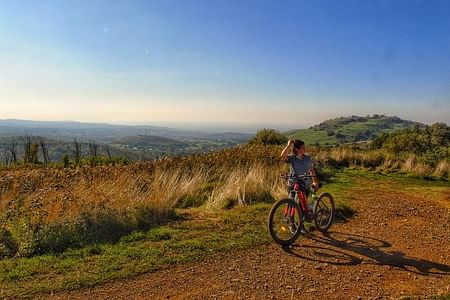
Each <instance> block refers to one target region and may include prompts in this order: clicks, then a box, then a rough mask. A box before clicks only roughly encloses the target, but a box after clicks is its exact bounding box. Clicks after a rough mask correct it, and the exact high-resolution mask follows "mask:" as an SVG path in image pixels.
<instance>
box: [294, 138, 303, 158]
mask: <svg viewBox="0 0 450 300" xmlns="http://www.w3.org/2000/svg"><path fill="white" fill-rule="evenodd" d="M292 151H293V152H294V154H295V155H298V154H302V155H303V154H304V153H305V142H304V141H302V140H294V149H293V150H292Z"/></svg>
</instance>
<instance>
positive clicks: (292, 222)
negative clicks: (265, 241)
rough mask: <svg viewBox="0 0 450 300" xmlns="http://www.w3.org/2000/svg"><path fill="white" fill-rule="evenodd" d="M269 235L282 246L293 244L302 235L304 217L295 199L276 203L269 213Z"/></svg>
mask: <svg viewBox="0 0 450 300" xmlns="http://www.w3.org/2000/svg"><path fill="white" fill-rule="evenodd" d="M268 226H269V233H270V236H271V237H272V238H273V240H274V241H275V242H277V243H278V244H281V245H289V244H292V243H293V242H294V241H295V240H296V239H297V238H298V237H299V235H300V234H301V229H302V227H303V217H302V213H301V210H300V206H299V205H298V203H296V202H295V201H294V200H293V199H289V198H288V199H282V200H279V201H278V202H276V203H275V204H274V205H273V207H272V209H271V210H270V213H269V219H268Z"/></svg>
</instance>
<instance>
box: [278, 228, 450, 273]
mask: <svg viewBox="0 0 450 300" xmlns="http://www.w3.org/2000/svg"><path fill="white" fill-rule="evenodd" d="M309 238H310V239H311V240H312V241H314V243H313V244H312V245H301V246H300V245H298V244H296V245H291V246H289V247H286V246H285V247H283V250H284V251H286V252H287V253H289V254H291V255H294V256H296V257H298V258H301V259H306V260H310V261H315V262H320V263H328V264H332V265H347V266H352V265H359V264H363V263H367V264H377V265H388V266H393V267H396V268H400V269H402V270H405V271H408V272H412V273H417V274H421V275H431V274H434V275H436V274H439V275H449V276H450V265H446V264H441V263H437V262H433V261H430V260H426V259H421V258H416V257H410V256H407V255H406V254H405V253H403V252H399V251H388V250H386V248H390V247H392V245H391V244H390V243H388V242H386V241H382V240H379V239H376V238H372V237H366V236H361V235H356V234H348V233H341V232H329V233H327V234H324V235H319V234H313V233H311V234H310V235H309Z"/></svg>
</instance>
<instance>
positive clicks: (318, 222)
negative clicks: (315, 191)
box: [313, 193, 335, 232]
mask: <svg viewBox="0 0 450 300" xmlns="http://www.w3.org/2000/svg"><path fill="white" fill-rule="evenodd" d="M313 211H314V226H315V227H316V228H317V229H318V230H320V231H321V232H327V231H328V229H329V228H330V226H331V224H333V219H334V213H335V207H334V199H333V196H331V194H330V193H323V194H321V195H320V196H319V197H318V199H317V200H316V201H315V202H314V206H313Z"/></svg>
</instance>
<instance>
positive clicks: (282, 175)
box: [280, 174, 316, 179]
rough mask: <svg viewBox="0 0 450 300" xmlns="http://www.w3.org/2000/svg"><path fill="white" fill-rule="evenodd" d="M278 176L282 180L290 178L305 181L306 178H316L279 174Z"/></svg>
mask: <svg viewBox="0 0 450 300" xmlns="http://www.w3.org/2000/svg"><path fill="white" fill-rule="evenodd" d="M280 176H281V178H284V179H290V178H294V179H306V178H314V177H316V176H312V175H296V174H281V175H280Z"/></svg>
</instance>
